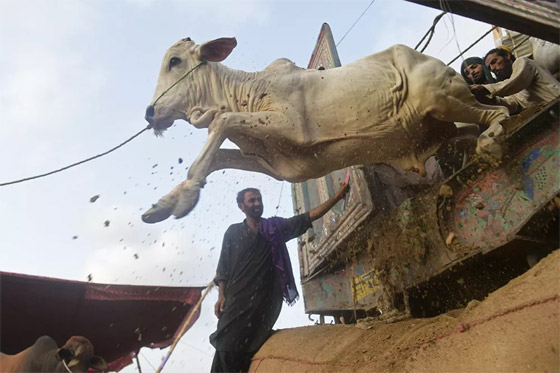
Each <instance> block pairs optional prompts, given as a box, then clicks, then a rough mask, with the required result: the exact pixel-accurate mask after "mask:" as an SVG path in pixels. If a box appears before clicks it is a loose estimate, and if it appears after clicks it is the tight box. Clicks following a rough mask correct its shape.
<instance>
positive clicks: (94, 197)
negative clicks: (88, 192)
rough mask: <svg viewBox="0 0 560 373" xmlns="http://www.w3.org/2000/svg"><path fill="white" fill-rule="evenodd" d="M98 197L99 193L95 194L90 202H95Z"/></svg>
mask: <svg viewBox="0 0 560 373" xmlns="http://www.w3.org/2000/svg"><path fill="white" fill-rule="evenodd" d="M98 198H99V194H96V195H94V196H93V197H91V198H90V199H89V202H90V203H94V202H95V201H97V199H98Z"/></svg>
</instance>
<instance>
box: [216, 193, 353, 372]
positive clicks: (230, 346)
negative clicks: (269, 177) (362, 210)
mask: <svg viewBox="0 0 560 373" xmlns="http://www.w3.org/2000/svg"><path fill="white" fill-rule="evenodd" d="M348 190H349V185H348V183H343V184H342V185H341V187H340V189H339V190H338V192H336V193H335V194H334V195H333V196H332V197H331V198H330V199H328V200H327V201H325V202H324V203H323V204H321V205H319V206H318V207H315V208H314V209H312V210H310V211H309V212H306V213H303V214H301V215H297V216H294V217H292V218H289V219H283V218H279V217H272V218H268V219H264V218H262V217H261V216H262V213H263V203H262V196H261V193H260V191H259V190H258V189H255V188H248V189H244V190H242V191H240V192H239V193H238V195H237V205H238V207H239V209H240V210H241V211H242V212H243V213H244V214H245V220H244V221H243V222H242V223H238V224H233V225H231V226H230V227H229V228H228V229H227V231H226V233H225V234H224V239H223V243H222V251H221V253H220V259H219V261H218V268H217V270H216V277H215V278H214V283H215V284H216V285H218V287H219V294H218V301H217V302H216V305H215V309H214V311H215V313H216V317H218V328H217V330H216V331H215V332H214V333H213V334H212V335H211V336H210V343H211V344H212V345H213V346H214V347H215V348H216V354H215V355H214V361H213V362H212V368H211V371H212V372H246V371H247V370H248V369H249V366H250V364H251V358H252V357H253V355H254V354H255V353H256V352H257V351H258V350H259V348H260V347H261V346H262V345H263V344H264V342H265V341H266V340H267V339H268V337H269V336H270V334H271V330H272V327H273V326H274V323H275V322H276V319H278V315H279V314H280V310H281V308H282V299H284V300H285V301H286V303H288V305H293V304H294V303H295V302H296V301H297V299H298V292H297V289H296V283H295V280H294V276H293V273H292V267H291V264H290V257H289V255H288V250H287V248H286V242H287V241H289V240H291V239H293V238H295V237H298V236H300V235H302V234H303V233H305V231H307V229H309V228H311V222H312V221H314V220H316V219H319V218H320V217H322V216H323V215H324V214H325V213H326V212H327V211H329V210H330V209H331V208H332V207H333V206H334V205H335V204H336V203H337V202H338V201H340V200H341V199H342V198H344V196H345V195H346V193H347V192H348Z"/></svg>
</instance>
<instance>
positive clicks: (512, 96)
mask: <svg viewBox="0 0 560 373" xmlns="http://www.w3.org/2000/svg"><path fill="white" fill-rule="evenodd" d="M484 62H485V64H486V66H487V67H488V68H489V69H490V70H491V71H492V73H494V75H496V79H497V80H498V82H497V83H494V84H475V85H472V86H471V92H472V93H473V94H474V95H475V97H476V98H477V99H478V100H479V101H481V102H483V103H489V104H494V105H502V106H505V107H507V108H508V109H509V112H510V114H516V113H518V112H519V111H521V110H523V109H526V108H528V107H529V106H532V105H536V104H543V103H548V102H550V101H552V100H554V99H555V98H557V97H558V96H560V83H558V81H557V80H556V79H554V77H553V76H552V75H551V74H550V72H549V71H548V70H547V69H545V68H544V67H542V66H541V65H539V64H538V63H536V62H535V61H533V60H531V59H529V58H526V57H521V58H517V59H516V58H515V56H514V55H513V54H512V53H511V52H510V51H509V50H507V49H505V48H503V47H501V48H496V49H492V50H491V51H489V52H488V53H486V56H485V57H484ZM488 95H489V96H490V97H491V98H490V101H489V102H485V100H484V97H486V96H488Z"/></svg>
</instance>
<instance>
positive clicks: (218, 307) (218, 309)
mask: <svg viewBox="0 0 560 373" xmlns="http://www.w3.org/2000/svg"><path fill="white" fill-rule="evenodd" d="M225 304H226V297H224V296H222V295H219V296H218V301H217V302H216V304H215V305H214V313H215V314H216V317H217V318H218V319H219V318H220V316H221V315H222V312H224V306H225Z"/></svg>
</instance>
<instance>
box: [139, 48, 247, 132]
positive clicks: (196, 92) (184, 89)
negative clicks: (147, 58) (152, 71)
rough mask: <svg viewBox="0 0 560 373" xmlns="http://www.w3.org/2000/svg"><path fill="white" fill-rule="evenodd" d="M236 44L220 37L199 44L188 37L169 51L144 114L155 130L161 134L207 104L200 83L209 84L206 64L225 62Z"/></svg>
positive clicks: (187, 118)
mask: <svg viewBox="0 0 560 373" xmlns="http://www.w3.org/2000/svg"><path fill="white" fill-rule="evenodd" d="M236 45H237V41H236V40H235V38H220V39H216V40H212V41H208V42H206V43H203V44H200V45H197V44H196V43H195V42H194V41H192V40H191V39H190V38H185V39H182V40H179V41H178V42H177V43H175V45H173V46H172V47H171V48H169V49H168V50H167V52H166V53H165V57H164V58H163V62H162V64H161V70H160V73H159V77H158V82H157V87H156V91H155V93H154V97H153V99H152V102H151V103H150V105H149V106H148V107H147V109H146V116H145V118H146V120H147V121H148V123H150V124H151V125H152V127H153V128H154V131H155V132H156V133H161V132H162V131H163V130H165V129H166V128H168V127H169V126H171V125H172V124H173V122H174V121H175V120H176V119H184V120H187V121H188V120H189V119H190V117H189V116H190V113H189V111H190V110H191V109H192V108H193V107H195V106H197V105H202V104H204V103H203V102H200V101H201V100H203V97H200V96H201V89H202V88H203V87H201V85H203V84H208V82H207V81H206V76H205V74H206V75H207V74H208V72H209V70H208V67H207V66H204V64H205V63H207V62H220V61H223V60H224V59H225V58H226V57H227V56H228V55H229V54H230V53H231V51H232V50H233V48H235V46H236ZM197 66H198V67H197ZM189 72H190V73H189Z"/></svg>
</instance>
